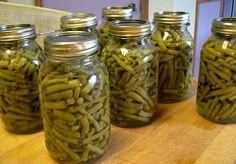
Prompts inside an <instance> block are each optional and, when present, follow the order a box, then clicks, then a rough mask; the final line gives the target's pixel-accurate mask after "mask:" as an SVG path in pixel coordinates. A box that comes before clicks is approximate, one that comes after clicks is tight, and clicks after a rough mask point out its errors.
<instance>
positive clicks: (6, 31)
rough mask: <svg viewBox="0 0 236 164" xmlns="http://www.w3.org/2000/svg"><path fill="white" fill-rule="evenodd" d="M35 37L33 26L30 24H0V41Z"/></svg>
mask: <svg viewBox="0 0 236 164" xmlns="http://www.w3.org/2000/svg"><path fill="white" fill-rule="evenodd" d="M35 38H36V31H35V26H34V25H32V24H11V25H0V41H15V40H22V39H35Z"/></svg>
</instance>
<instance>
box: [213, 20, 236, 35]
mask: <svg viewBox="0 0 236 164" xmlns="http://www.w3.org/2000/svg"><path fill="white" fill-rule="evenodd" d="M211 30H212V32H213V33H219V34H224V35H236V18H226V17H225V18H223V17H221V18H216V19H214V20H213V21H212V27H211Z"/></svg>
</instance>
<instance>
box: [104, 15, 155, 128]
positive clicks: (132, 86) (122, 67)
mask: <svg viewBox="0 0 236 164" xmlns="http://www.w3.org/2000/svg"><path fill="white" fill-rule="evenodd" d="M130 31H132V33H130ZM109 32H110V34H111V37H112V38H111V41H109V42H108V44H107V45H106V47H105V48H104V49H103V51H102V55H101V61H102V62H104V63H105V65H106V67H107V69H108V71H109V79H110V90H111V121H112V123H113V124H114V125H117V126H120V127H138V126H144V125H146V124H148V123H150V122H151V120H152V118H153V116H154V114H155V112H156V102H157V88H156V87H157V68H158V56H157V54H156V51H155V49H154V47H153V46H152V45H151V44H150V42H149V40H148V38H149V35H150V32H151V31H150V23H148V22H146V21H141V20H120V21H114V22H112V23H111V24H110V25H109Z"/></svg>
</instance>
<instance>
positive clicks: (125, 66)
mask: <svg viewBox="0 0 236 164" xmlns="http://www.w3.org/2000/svg"><path fill="white" fill-rule="evenodd" d="M112 57H113V58H114V59H115V60H116V62H117V63H118V64H119V65H120V66H121V67H122V68H123V69H124V70H126V71H128V72H129V73H131V74H133V73H134V70H133V68H131V67H130V66H128V65H126V64H125V63H124V62H123V61H121V60H120V59H119V58H118V57H117V56H116V55H114V54H113V55H112Z"/></svg>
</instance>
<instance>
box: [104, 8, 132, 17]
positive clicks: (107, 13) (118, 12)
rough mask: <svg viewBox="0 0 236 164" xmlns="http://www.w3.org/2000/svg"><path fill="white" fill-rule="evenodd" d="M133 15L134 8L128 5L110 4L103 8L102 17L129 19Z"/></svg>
mask: <svg viewBox="0 0 236 164" xmlns="http://www.w3.org/2000/svg"><path fill="white" fill-rule="evenodd" d="M132 16H133V9H132V8H130V7H128V6H109V7H104V8H102V18H104V19H122V18H125V19H127V18H131V17H132Z"/></svg>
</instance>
